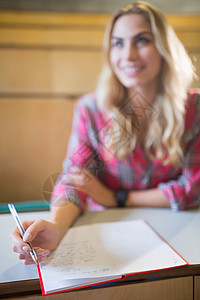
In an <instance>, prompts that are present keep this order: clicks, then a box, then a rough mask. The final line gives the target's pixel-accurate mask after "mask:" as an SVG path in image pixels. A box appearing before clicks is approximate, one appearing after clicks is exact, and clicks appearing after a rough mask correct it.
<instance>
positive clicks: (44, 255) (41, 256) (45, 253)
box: [18, 251, 50, 261]
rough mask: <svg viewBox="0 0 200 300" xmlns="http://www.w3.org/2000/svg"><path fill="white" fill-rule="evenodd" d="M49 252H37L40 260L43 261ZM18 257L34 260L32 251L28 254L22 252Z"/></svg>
mask: <svg viewBox="0 0 200 300" xmlns="http://www.w3.org/2000/svg"><path fill="white" fill-rule="evenodd" d="M49 253H50V252H49ZM49 253H48V252H47V251H45V252H43V253H40V254H37V259H38V261H41V260H43V259H45V258H46V257H47V256H48V254H49ZM18 258H19V259H21V260H33V259H32V257H31V255H30V253H29V254H28V253H27V254H21V253H20V254H19V255H18Z"/></svg>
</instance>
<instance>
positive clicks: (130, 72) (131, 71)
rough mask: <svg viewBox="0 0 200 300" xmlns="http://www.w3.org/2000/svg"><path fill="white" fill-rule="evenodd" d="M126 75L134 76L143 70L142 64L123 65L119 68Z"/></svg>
mask: <svg viewBox="0 0 200 300" xmlns="http://www.w3.org/2000/svg"><path fill="white" fill-rule="evenodd" d="M121 70H122V71H123V72H124V73H125V74H126V75H127V76H135V75H137V74H139V73H140V72H141V71H142V70H144V66H135V67H129V66H128V67H124V68H122V69H121Z"/></svg>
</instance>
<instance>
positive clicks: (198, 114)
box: [185, 89, 200, 139]
mask: <svg viewBox="0 0 200 300" xmlns="http://www.w3.org/2000/svg"><path fill="white" fill-rule="evenodd" d="M199 124H200V89H190V90H189V91H188V95H187V100H186V105H185V131H186V132H185V134H186V136H187V138H186V139H188V138H189V137H190V138H192V137H194V135H196V134H199V131H200V129H199V128H200V126H199ZM190 138H189V139H190Z"/></svg>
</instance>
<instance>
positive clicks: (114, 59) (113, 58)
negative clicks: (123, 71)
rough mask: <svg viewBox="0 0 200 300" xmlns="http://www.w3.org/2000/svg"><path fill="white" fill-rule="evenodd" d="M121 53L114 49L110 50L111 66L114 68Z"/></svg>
mask: <svg viewBox="0 0 200 300" xmlns="http://www.w3.org/2000/svg"><path fill="white" fill-rule="evenodd" d="M118 59H119V55H118V54H117V51H115V50H114V49H113V50H112V51H111V52H110V64H111V67H112V68H114V67H115V66H116V65H117V63H118Z"/></svg>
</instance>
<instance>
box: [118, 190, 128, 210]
mask: <svg viewBox="0 0 200 300" xmlns="http://www.w3.org/2000/svg"><path fill="white" fill-rule="evenodd" d="M127 198H128V191H127V190H124V189H119V190H117V191H116V192H115V202H116V203H117V206H118V207H125V204H126V201H127Z"/></svg>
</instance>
